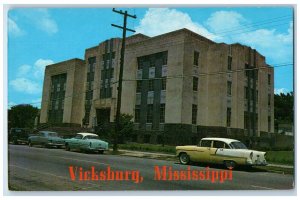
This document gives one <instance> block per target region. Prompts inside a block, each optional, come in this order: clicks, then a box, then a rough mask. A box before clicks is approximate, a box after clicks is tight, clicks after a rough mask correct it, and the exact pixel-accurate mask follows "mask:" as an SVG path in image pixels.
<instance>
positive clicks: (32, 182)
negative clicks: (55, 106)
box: [8, 145, 294, 191]
mask: <svg viewBox="0 0 300 200" xmlns="http://www.w3.org/2000/svg"><path fill="white" fill-rule="evenodd" d="M8 160H9V161H8V169H9V170H8V184H9V189H10V190H13V191H15V190H17V191H75V190H81V191H111V190H272V189H292V188H293V185H294V177H293V175H284V174H277V173H270V172H266V171H253V170H250V171H247V170H233V171H232V180H224V182H223V183H220V176H221V171H223V172H224V170H225V169H222V168H210V169H209V170H210V177H209V178H208V179H206V178H207V173H206V175H205V180H202V179H200V178H199V177H200V175H198V179H199V180H155V178H156V179H157V178H158V177H160V178H161V179H162V178H163V177H162V173H163V171H162V167H163V166H166V169H169V167H171V168H172V171H173V172H174V171H179V170H182V171H184V172H183V173H185V175H184V174H183V175H181V174H179V176H178V174H177V176H176V174H175V175H174V173H176V172H174V173H173V179H176V177H177V179H180V178H181V179H188V178H187V177H188V176H187V172H186V171H187V169H188V166H185V165H180V164H179V163H178V162H174V161H164V160H154V159H146V158H136V157H128V156H120V155H108V154H104V155H100V154H85V153H79V152H68V151H65V150H64V149H45V148H39V147H28V146H25V145H9V149H8ZM71 166H73V169H74V170H70V167H71ZM155 166H157V167H159V169H160V170H159V172H158V171H155ZM75 167H77V171H76V172H77V173H76V174H75ZM80 167H82V171H83V178H84V171H87V170H89V171H90V172H88V173H91V168H92V167H94V169H95V170H96V171H97V172H98V174H97V175H98V178H99V179H100V177H102V178H103V179H104V180H78V179H79V177H78V176H77V175H79V174H80V173H79V172H80ZM108 168H109V169H110V170H111V172H110V174H111V173H112V171H114V173H116V171H122V172H123V180H121V179H120V180H105V179H107V178H109V177H108V172H107V170H108ZM71 169H72V168H71ZM192 170H196V172H199V171H202V172H207V171H206V170H207V168H206V167H205V166H198V165H193V166H190V171H192ZM100 171H104V172H105V173H106V174H105V175H103V174H102V175H100ZM126 171H129V172H126ZM212 171H214V172H215V175H214V176H215V181H214V182H212V173H213V172H212ZM73 173H74V174H73ZM158 173H160V174H158ZM217 173H218V178H216V174H217ZM224 173H225V172H224ZM226 173H227V174H226V177H227V179H229V178H230V174H229V173H230V172H229V171H226ZM125 174H127V177H126V176H125ZM72 175H74V178H75V180H72V178H71V177H72ZM86 175H87V176H86V177H87V178H89V177H90V176H89V175H90V174H87V173H86ZM119 175H120V174H119ZM133 175H134V176H133ZM192 176H193V175H192ZM120 177H121V176H119V178H120ZM137 177H138V178H137ZM166 177H167V178H169V177H170V176H168V175H167V176H166ZM90 178H91V177H90ZM111 178H112V177H111ZM114 178H116V174H114ZM223 179H225V174H223Z"/></svg>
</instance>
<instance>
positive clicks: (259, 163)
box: [246, 160, 268, 166]
mask: <svg viewBox="0 0 300 200" xmlns="http://www.w3.org/2000/svg"><path fill="white" fill-rule="evenodd" d="M246 165H250V166H266V165H268V163H267V161H265V160H263V161H260V160H255V161H252V160H251V161H250V160H247V161H246Z"/></svg>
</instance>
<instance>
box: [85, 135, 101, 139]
mask: <svg viewBox="0 0 300 200" xmlns="http://www.w3.org/2000/svg"><path fill="white" fill-rule="evenodd" d="M85 139H97V140H99V139H100V138H99V136H98V135H87V136H85Z"/></svg>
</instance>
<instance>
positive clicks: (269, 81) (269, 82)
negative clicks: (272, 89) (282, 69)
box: [268, 74, 271, 85]
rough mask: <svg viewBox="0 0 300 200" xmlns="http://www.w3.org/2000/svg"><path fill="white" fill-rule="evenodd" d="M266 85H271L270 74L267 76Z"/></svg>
mask: <svg viewBox="0 0 300 200" xmlns="http://www.w3.org/2000/svg"><path fill="white" fill-rule="evenodd" d="M268 84H269V85H271V74H268Z"/></svg>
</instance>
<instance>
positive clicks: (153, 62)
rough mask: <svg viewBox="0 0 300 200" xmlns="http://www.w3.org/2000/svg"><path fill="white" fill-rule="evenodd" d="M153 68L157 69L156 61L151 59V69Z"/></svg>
mask: <svg viewBox="0 0 300 200" xmlns="http://www.w3.org/2000/svg"><path fill="white" fill-rule="evenodd" d="M151 67H155V60H154V59H150V68H151Z"/></svg>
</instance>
